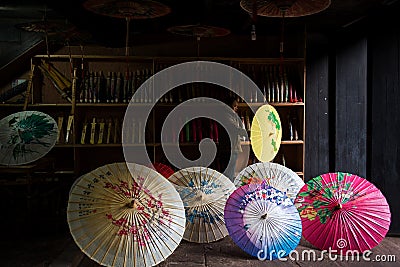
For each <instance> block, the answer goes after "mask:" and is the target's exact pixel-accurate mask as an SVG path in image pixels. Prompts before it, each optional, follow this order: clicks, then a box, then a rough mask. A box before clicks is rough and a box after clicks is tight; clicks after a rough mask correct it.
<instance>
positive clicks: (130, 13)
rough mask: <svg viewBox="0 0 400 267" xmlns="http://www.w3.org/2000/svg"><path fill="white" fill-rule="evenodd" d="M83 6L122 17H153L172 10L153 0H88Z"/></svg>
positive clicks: (114, 16) (97, 12)
mask: <svg viewBox="0 0 400 267" xmlns="http://www.w3.org/2000/svg"><path fill="white" fill-rule="evenodd" d="M83 7H84V8H86V9H87V10H89V11H91V12H93V13H96V14H99V15H102V16H107V17H113V18H120V19H151V18H156V17H161V16H165V15H167V14H168V13H170V12H171V9H170V8H169V7H168V6H166V5H165V4H162V3H159V2H157V1H152V0H135V1H127V0H111V1H110V0H87V1H86V2H84V3H83Z"/></svg>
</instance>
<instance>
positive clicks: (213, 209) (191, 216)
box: [169, 167, 235, 243]
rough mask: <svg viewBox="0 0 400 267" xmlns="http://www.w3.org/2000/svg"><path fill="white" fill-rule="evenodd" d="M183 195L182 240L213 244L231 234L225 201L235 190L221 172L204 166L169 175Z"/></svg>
mask: <svg viewBox="0 0 400 267" xmlns="http://www.w3.org/2000/svg"><path fill="white" fill-rule="evenodd" d="M169 181H170V182H172V183H174V185H175V188H176V189H177V191H178V192H179V195H180V196H181V198H182V201H183V205H184V207H185V213H186V230H185V234H184V235H183V239H185V240H187V241H190V242H196V243H210V242H213V241H217V240H219V239H222V238H224V237H225V236H227V235H228V230H227V229H226V227H225V220H224V208H225V204H226V200H227V199H228V197H229V196H230V194H231V193H232V192H233V191H234V190H235V186H234V184H233V183H232V182H231V181H230V180H229V178H228V177H226V176H225V175H223V174H222V173H220V172H218V171H216V170H213V169H211V168H205V167H189V168H185V169H182V170H179V171H177V172H175V173H174V174H173V175H171V176H170V177H169Z"/></svg>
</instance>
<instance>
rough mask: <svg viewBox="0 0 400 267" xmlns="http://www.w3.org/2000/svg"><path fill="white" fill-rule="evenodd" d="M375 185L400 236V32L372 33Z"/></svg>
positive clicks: (372, 171)
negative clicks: (390, 213)
mask: <svg viewBox="0 0 400 267" xmlns="http://www.w3.org/2000/svg"><path fill="white" fill-rule="evenodd" d="M369 50H370V65H371V75H370V77H371V80H370V87H371V91H370V101H369V107H370V113H369V119H370V120H369V123H370V125H369V128H370V132H369V134H370V144H369V153H370V162H369V166H368V168H369V172H370V177H371V181H372V182H373V183H374V184H375V185H376V186H377V187H378V188H379V189H381V190H382V192H383V194H384V195H385V196H386V198H387V200H388V202H389V205H390V209H391V212H392V224H391V229H390V231H391V232H396V233H400V218H399V215H398V212H399V210H400V198H399V192H400V145H399V143H400V88H399V87H400V77H399V76H400V53H399V51H400V31H399V29H398V28H395V27H386V30H384V31H382V29H376V30H374V31H373V32H372V34H371V38H370V42H369Z"/></svg>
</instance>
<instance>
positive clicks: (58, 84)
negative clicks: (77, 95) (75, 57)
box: [38, 60, 72, 103]
mask: <svg viewBox="0 0 400 267" xmlns="http://www.w3.org/2000/svg"><path fill="white" fill-rule="evenodd" d="M38 67H39V69H40V70H41V71H42V73H43V74H44V75H45V76H46V77H47V78H48V79H49V80H50V81H51V82H52V84H53V85H54V87H55V88H56V90H57V92H58V93H60V94H61V97H62V98H64V99H66V100H67V101H68V102H70V103H71V102H72V99H71V98H72V97H71V92H72V88H71V87H72V82H71V81H70V80H68V78H66V77H65V76H64V75H63V74H62V73H61V72H60V71H59V70H58V69H57V68H56V67H55V66H54V65H53V64H51V63H48V62H46V61H45V60H41V64H40V65H39V66H38Z"/></svg>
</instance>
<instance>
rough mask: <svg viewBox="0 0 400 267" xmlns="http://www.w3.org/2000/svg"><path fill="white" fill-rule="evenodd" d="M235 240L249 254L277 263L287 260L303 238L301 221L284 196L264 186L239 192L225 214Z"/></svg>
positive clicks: (240, 188)
mask: <svg viewBox="0 0 400 267" xmlns="http://www.w3.org/2000/svg"><path fill="white" fill-rule="evenodd" d="M224 217H225V224H226V227H227V229H228V232H229V235H230V236H231V238H232V240H233V241H234V242H235V243H236V244H237V245H238V246H239V247H240V248H241V249H243V250H244V251H245V252H247V253H248V254H250V255H252V256H255V257H258V258H260V259H268V260H274V259H277V258H282V257H285V256H287V255H288V254H289V253H290V252H291V251H292V250H294V249H295V248H296V247H297V245H298V244H299V242H300V238H301V231H302V227H301V219H300V216H299V213H298V212H297V209H296V207H295V206H294V205H293V203H292V201H291V200H290V199H289V198H288V197H287V196H286V194H285V193H283V192H281V191H279V190H277V189H275V188H273V187H271V186H268V185H267V184H266V183H265V182H262V183H260V184H248V185H243V186H241V187H239V188H237V189H236V190H235V191H234V192H233V193H232V194H231V195H230V196H229V198H228V200H227V202H226V206H225V210H224Z"/></svg>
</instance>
